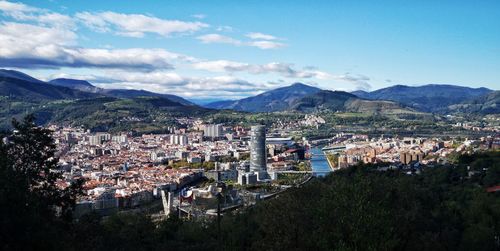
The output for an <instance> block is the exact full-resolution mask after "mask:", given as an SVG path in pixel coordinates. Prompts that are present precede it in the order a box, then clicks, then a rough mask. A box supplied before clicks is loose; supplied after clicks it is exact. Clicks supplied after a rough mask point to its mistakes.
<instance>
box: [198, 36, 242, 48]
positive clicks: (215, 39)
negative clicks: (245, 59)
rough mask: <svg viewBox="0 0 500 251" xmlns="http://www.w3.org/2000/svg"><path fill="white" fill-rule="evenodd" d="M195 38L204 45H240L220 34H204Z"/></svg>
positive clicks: (236, 41) (239, 42)
mask: <svg viewBox="0 0 500 251" xmlns="http://www.w3.org/2000/svg"><path fill="white" fill-rule="evenodd" d="M197 38H198V40H200V41H201V42H202V43H204V44H211V43H222V44H232V45H242V42H241V41H239V40H237V39H234V38H231V37H228V36H223V35H220V34H206V35H202V36H199V37H197Z"/></svg>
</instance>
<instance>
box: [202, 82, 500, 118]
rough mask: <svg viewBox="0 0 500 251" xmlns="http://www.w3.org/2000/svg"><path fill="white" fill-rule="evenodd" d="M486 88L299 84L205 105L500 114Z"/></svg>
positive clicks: (496, 101) (273, 109) (262, 109)
mask: <svg viewBox="0 0 500 251" xmlns="http://www.w3.org/2000/svg"><path fill="white" fill-rule="evenodd" d="M495 93H497V92H494V91H492V90H490V89H487V88H469V87H462V86H455V85H436V84H430V85H423V86H404V85H395V86H391V87H387V88H383V89H379V90H376V91H373V92H365V91H354V92H351V93H347V92H342V91H327V90H321V89H319V88H316V87H312V86H308V85H304V84H301V83H296V84H293V85H291V86H286V87H281V88H278V89H274V90H270V91H267V92H264V93H262V94H259V95H256V96H253V97H248V98H244V99H240V100H224V101H217V102H212V103H209V104H206V105H205V107H208V108H214V109H232V110H238V111H246V112H276V111H300V112H313V111H318V110H325V109H328V110H332V111H350V112H353V111H355V112H364V113H387V112H388V113H395V112H403V113H405V112H408V111H410V110H414V111H419V112H433V113H450V112H451V113H454V112H467V111H469V112H472V113H481V114H492V113H493V114H496V113H499V98H498V94H496V95H495Z"/></svg>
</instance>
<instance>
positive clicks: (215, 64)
mask: <svg viewBox="0 0 500 251" xmlns="http://www.w3.org/2000/svg"><path fill="white" fill-rule="evenodd" d="M192 66H193V68H195V69H198V70H207V71H211V72H241V71H244V72H248V73H252V74H267V73H278V74H280V75H282V76H284V77H288V78H317V79H329V78H331V75H330V74H328V73H326V72H322V71H318V70H309V69H302V70H296V69H294V68H293V65H292V64H287V63H268V64H262V65H256V64H248V63H241V62H234V61H228V60H215V61H201V62H195V63H193V65H192Z"/></svg>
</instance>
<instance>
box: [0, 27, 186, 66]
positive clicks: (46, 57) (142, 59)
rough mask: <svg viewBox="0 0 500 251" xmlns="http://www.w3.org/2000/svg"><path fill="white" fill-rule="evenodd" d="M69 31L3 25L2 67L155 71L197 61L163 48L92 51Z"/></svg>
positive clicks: (1, 34) (0, 39)
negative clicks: (77, 40)
mask: <svg viewBox="0 0 500 251" xmlns="http://www.w3.org/2000/svg"><path fill="white" fill-rule="evenodd" d="M76 38H77V35H76V34H75V33H74V32H73V31H70V30H66V29H58V28H53V27H43V26H37V25H31V24H20V23H14V22H4V23H1V24H0V66H2V67H21V68H59V67H103V68H128V69H132V68H133V69H136V70H146V71H152V70H154V69H172V68H173V66H172V62H173V61H183V62H190V61H192V60H194V58H191V57H188V56H185V55H181V54H176V53H172V52H169V51H166V50H164V49H142V48H131V49H92V48H81V47H77V46H76Z"/></svg>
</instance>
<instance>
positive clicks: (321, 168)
mask: <svg viewBox="0 0 500 251" xmlns="http://www.w3.org/2000/svg"><path fill="white" fill-rule="evenodd" d="M309 152H310V153H312V157H311V168H312V170H313V172H314V175H315V176H325V175H326V174H327V173H328V172H331V171H332V169H331V168H330V165H328V161H327V160H326V156H325V155H324V154H323V151H321V147H317V146H316V147H312V148H310V149H309Z"/></svg>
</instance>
